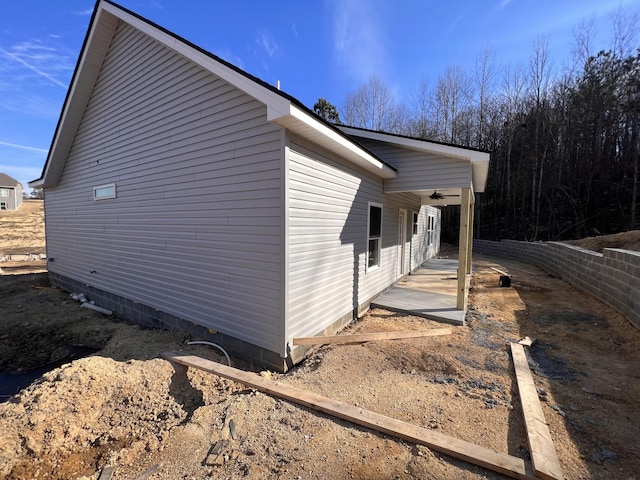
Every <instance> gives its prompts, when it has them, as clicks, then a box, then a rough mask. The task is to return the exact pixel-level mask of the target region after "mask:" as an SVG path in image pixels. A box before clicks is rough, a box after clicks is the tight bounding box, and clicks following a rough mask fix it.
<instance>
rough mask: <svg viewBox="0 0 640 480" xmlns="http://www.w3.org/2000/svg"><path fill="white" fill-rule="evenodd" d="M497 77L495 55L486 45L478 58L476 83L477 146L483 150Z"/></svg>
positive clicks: (475, 71)
mask: <svg viewBox="0 0 640 480" xmlns="http://www.w3.org/2000/svg"><path fill="white" fill-rule="evenodd" d="M496 77H497V68H496V64H495V54H494V53H493V52H492V51H491V50H489V48H488V47H487V46H486V45H485V47H484V48H483V49H482V52H481V53H480V54H479V55H478V56H477V57H476V62H475V69H474V82H475V91H476V102H475V103H476V112H477V131H476V139H475V142H474V143H475V146H476V147H478V148H482V147H483V146H484V143H485V135H486V131H487V124H488V116H489V111H490V108H491V103H492V102H491V101H490V100H491V95H492V93H493V88H494V85H495V81H496Z"/></svg>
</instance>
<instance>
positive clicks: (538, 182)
mask: <svg viewBox="0 0 640 480" xmlns="http://www.w3.org/2000/svg"><path fill="white" fill-rule="evenodd" d="M551 80H552V77H551V62H550V59H549V42H548V40H547V39H546V38H544V37H540V38H538V39H536V41H535V43H534V47H533V55H532V56H531V58H530V59H529V83H530V91H531V96H532V98H533V102H534V112H535V114H534V139H533V149H532V154H533V176H532V182H531V213H532V216H533V218H534V227H533V240H537V237H538V231H539V227H540V197H541V195H542V179H543V177H544V167H545V163H546V162H547V148H546V145H547V144H546V142H545V141H544V140H543V138H542V137H543V135H544V132H545V129H546V127H547V121H546V120H547V118H546V108H545V107H546V101H547V100H548V98H547V95H548V92H549V85H550V83H551Z"/></svg>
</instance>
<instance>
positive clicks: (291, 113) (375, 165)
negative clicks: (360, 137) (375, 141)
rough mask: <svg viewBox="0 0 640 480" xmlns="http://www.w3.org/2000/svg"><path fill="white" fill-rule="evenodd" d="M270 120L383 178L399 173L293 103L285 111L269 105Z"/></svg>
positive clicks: (268, 117)
mask: <svg viewBox="0 0 640 480" xmlns="http://www.w3.org/2000/svg"><path fill="white" fill-rule="evenodd" d="M267 120H269V121H270V122H273V123H275V124H277V125H280V126H281V127H284V128H286V129H288V130H290V131H292V132H294V133H296V134H298V135H300V136H301V137H303V138H306V139H308V140H310V141H312V142H314V143H316V144H318V145H320V146H321V147H324V148H326V149H327V150H330V151H331V152H334V153H336V154H338V155H340V156H341V157H343V158H345V159H346V160H349V161H350V162H351V163H353V164H355V165H358V166H359V167H361V168H363V169H365V170H366V171H368V172H371V173H374V174H375V175H377V176H379V177H381V178H384V179H388V178H395V177H396V175H397V172H396V170H395V169H394V168H393V167H392V166H390V165H388V164H386V163H384V162H383V161H382V160H380V159H379V158H377V157H376V156H375V155H373V154H372V153H371V152H369V151H367V150H366V149H364V148H363V147H361V146H360V145H358V144H357V143H355V142H354V141H353V140H351V139H349V138H347V137H345V136H343V135H342V134H340V132H339V131H336V130H335V128H333V127H330V126H329V125H327V124H325V123H324V122H322V121H320V120H319V119H317V118H315V116H314V115H310V114H309V113H307V112H306V111H305V110H303V109H301V108H299V107H298V106H296V105H294V104H291V103H290V104H289V109H288V111H287V112H284V113H283V112H282V111H275V110H273V109H268V113H267Z"/></svg>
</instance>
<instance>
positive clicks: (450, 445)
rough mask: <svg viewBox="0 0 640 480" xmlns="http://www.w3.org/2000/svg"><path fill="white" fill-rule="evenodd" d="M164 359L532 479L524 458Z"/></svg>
mask: <svg viewBox="0 0 640 480" xmlns="http://www.w3.org/2000/svg"><path fill="white" fill-rule="evenodd" d="M162 357H163V358H165V359H167V360H170V361H172V362H175V363H178V364H180V365H184V366H187V367H195V368H199V369H201V370H204V371H206V372H209V373H213V374H215V375H218V376H220V377H223V378H227V379H229V380H232V381H234V382H238V383H242V384H244V385H247V386H248V387H251V388H254V389H256V390H259V391H261V392H265V393H268V394H270V395H274V396H276V397H279V398H283V399H285V400H289V401H291V402H294V403H297V404H300V405H304V406H306V407H309V408H313V409H315V410H319V411H321V412H323V413H326V414H328V415H332V416H334V417H337V418H341V419H343V420H347V421H349V422H351V423H355V424H357V425H361V426H364V427H367V428H370V429H372V430H376V431H379V432H382V433H386V434H388V435H391V436H394V437H397V438H401V439H404V440H408V441H410V442H414V443H418V444H420V445H426V446H427V447H429V448H431V449H433V450H436V451H439V452H442V453H446V454H447V455H450V456H452V457H455V458H460V459H462V460H465V461H468V462H469V463H473V464H475V465H480V466H482V467H484V468H487V469H489V470H493V471H496V472H500V473H503V474H505V475H509V476H511V477H514V478H521V479H525V478H526V479H531V478H533V477H532V476H531V475H530V473H529V472H528V471H527V468H526V465H525V462H524V460H522V459H521V458H517V457H512V456H511V455H506V454H502V453H497V452H494V451H493V450H491V449H489V448H485V447H481V446H478V445H474V444H472V443H469V442H465V441H464V440H458V439H456V438H453V437H450V436H448V435H444V434H442V433H439V432H434V431H432V430H427V429H426V428H422V427H418V426H416V425H411V424H410V423H406V422H402V421H400V420H396V419H393V418H390V417H386V416H384V415H380V414H379V413H375V412H372V411H369V410H365V409H363V408H360V407H356V406H353V405H349V404H347V403H343V402H339V401H337V400H332V399H331V398H328V397H325V396H322V395H319V394H317V393H313V392H309V391H307V390H302V389H300V388H296V387H292V386H290V385H285V384H282V383H279V382H275V381H273V380H268V379H266V378H262V377H260V376H259V375H256V374H255V373H252V372H245V371H242V370H238V369H236V368H233V367H227V366H226V365H222V364H220V363H215V362H212V361H210V360H206V359H204V358H200V357H196V356H194V355H187V354H184V353H181V352H175V351H173V352H164V353H163V354H162Z"/></svg>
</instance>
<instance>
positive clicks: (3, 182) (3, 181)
mask: <svg viewBox="0 0 640 480" xmlns="http://www.w3.org/2000/svg"><path fill="white" fill-rule="evenodd" d="M18 183H20V182H18V181H17V180H16V179H15V178H13V177H10V176H9V175H7V174H6V173H0V187H15V186H16V185H18Z"/></svg>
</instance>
